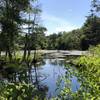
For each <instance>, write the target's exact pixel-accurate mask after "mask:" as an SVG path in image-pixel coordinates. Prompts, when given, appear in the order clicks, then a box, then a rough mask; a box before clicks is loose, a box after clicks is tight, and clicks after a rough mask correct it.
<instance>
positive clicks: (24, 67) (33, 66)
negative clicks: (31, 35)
mask: <svg viewBox="0 0 100 100" xmlns="http://www.w3.org/2000/svg"><path fill="white" fill-rule="evenodd" d="M44 64H45V62H44V61H43V60H42V61H41V62H38V63H32V62H23V63H21V64H9V67H8V66H7V65H6V67H5V69H3V70H1V71H0V73H1V74H0V78H1V79H2V80H4V81H7V82H8V83H23V82H25V83H26V84H33V85H34V86H35V87H36V88H37V94H36V95H39V96H41V99H42V98H45V97H46V93H47V91H48V87H47V86H46V85H44V84H42V83H41V82H42V81H43V80H44V79H45V78H46V77H44V76H43V75H39V74H40V73H39V72H38V69H39V68H40V66H41V65H44ZM10 65H11V66H10ZM13 65H14V66H13ZM15 65H16V66H15ZM41 77H42V78H41Z"/></svg>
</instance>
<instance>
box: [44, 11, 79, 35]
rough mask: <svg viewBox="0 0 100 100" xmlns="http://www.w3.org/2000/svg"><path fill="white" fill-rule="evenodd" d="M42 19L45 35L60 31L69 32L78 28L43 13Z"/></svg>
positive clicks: (61, 19)
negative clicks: (45, 28) (45, 29)
mask: <svg viewBox="0 0 100 100" xmlns="http://www.w3.org/2000/svg"><path fill="white" fill-rule="evenodd" d="M70 11H71V10H70ZM42 19H43V22H44V24H45V26H46V27H47V29H48V32H47V35H48V34H52V33H58V32H61V31H71V30H73V29H77V28H79V26H76V25H73V24H72V23H70V22H69V21H67V20H65V19H63V18H59V17H57V16H53V15H49V14H46V13H43V15H42Z"/></svg>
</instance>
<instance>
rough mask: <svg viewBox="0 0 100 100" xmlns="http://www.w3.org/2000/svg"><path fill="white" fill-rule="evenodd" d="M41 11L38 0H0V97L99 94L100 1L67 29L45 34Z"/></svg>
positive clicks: (27, 99) (96, 99) (61, 98)
mask: <svg viewBox="0 0 100 100" xmlns="http://www.w3.org/2000/svg"><path fill="white" fill-rule="evenodd" d="M42 12H43V11H42V9H41V6H40V4H39V1H38V0H0V100H100V1H99V0H91V6H90V11H89V15H86V20H85V22H84V23H83V25H82V26H81V28H78V29H74V30H72V31H69V32H68V31H61V32H58V33H52V34H50V35H46V32H47V31H48V29H47V27H45V26H43V25H41V24H40V21H41V20H40V19H41V17H40V16H41V14H42ZM46 51H47V52H46ZM71 51H80V52H83V51H84V52H86V54H83V53H82V54H81V55H70V54H69V55H68V54H67V52H69V53H70V52H71ZM50 55H53V56H50ZM56 55H59V56H60V55H62V56H64V57H62V56H60V57H59V58H57V57H56ZM73 66H74V67H73ZM63 67H64V68H63ZM60 68H61V69H60ZM54 69H55V73H53V72H52V71H51V70H53V71H54ZM59 70H60V72H59ZM50 71H51V72H50ZM58 72H59V73H58ZM41 73H42V74H41ZM45 73H46V75H44V74H45ZM48 74H50V75H53V74H54V76H53V78H51V77H52V76H50V75H48ZM56 75H58V76H56ZM49 76H50V77H49ZM54 77H56V78H55V79H54ZM53 81H54V82H55V83H52V82H53ZM74 82H75V83H74ZM52 84H53V86H54V89H55V90H52ZM75 86H76V87H75Z"/></svg>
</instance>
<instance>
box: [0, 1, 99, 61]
mask: <svg viewBox="0 0 100 100" xmlns="http://www.w3.org/2000/svg"><path fill="white" fill-rule="evenodd" d="M41 12H42V11H41V8H40V5H39V3H38V1H37V0H24V1H21V0H0V52H1V51H4V52H5V58H6V57H7V56H8V57H9V59H10V60H11V59H12V57H13V56H15V52H16V50H23V51H24V52H23V60H25V59H28V58H29V56H30V54H31V50H37V49H50V50H55V49H57V50H73V49H79V50H87V49H88V48H89V46H91V45H97V44H99V43H100V15H99V13H100V3H99V1H98V0H92V3H91V10H90V14H89V15H88V16H87V20H86V21H85V23H84V25H83V26H82V27H81V28H80V29H76V30H73V31H71V32H59V33H54V34H52V35H49V36H46V34H45V33H46V31H47V29H46V28H45V27H43V26H41V25H40V24H39V20H40V14H41ZM0 54H1V53H0Z"/></svg>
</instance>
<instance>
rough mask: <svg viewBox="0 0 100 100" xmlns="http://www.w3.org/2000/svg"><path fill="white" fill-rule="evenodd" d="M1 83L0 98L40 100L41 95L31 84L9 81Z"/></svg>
mask: <svg viewBox="0 0 100 100" xmlns="http://www.w3.org/2000/svg"><path fill="white" fill-rule="evenodd" d="M0 85H2V91H0V100H40V98H41V95H40V94H38V93H37V92H38V90H37V89H36V88H35V87H34V86H33V85H32V84H26V83H24V82H23V83H9V84H4V83H2V84H0Z"/></svg>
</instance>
